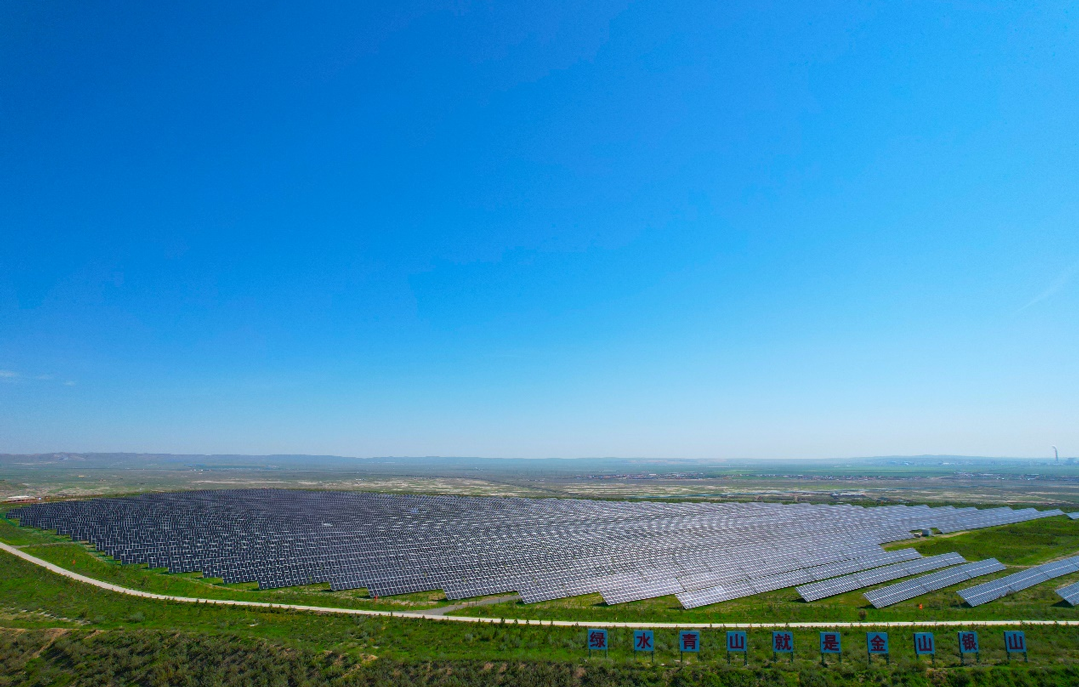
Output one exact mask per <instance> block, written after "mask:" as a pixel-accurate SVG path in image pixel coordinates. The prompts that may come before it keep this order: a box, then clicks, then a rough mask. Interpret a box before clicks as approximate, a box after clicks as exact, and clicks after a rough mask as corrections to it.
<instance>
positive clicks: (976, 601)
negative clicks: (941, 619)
mask: <svg viewBox="0 0 1079 687" xmlns="http://www.w3.org/2000/svg"><path fill="white" fill-rule="evenodd" d="M1073 572H1079V556H1076V557H1074V558H1065V559H1063V560H1059V561H1053V562H1052V563H1046V564H1044V565H1037V566H1034V567H1033V568H1027V569H1026V570H1021V571H1019V572H1017V573H1014V574H1012V575H1007V576H1005V577H1001V578H999V579H996V580H990V581H989V582H985V583H983V584H979V585H976V586H974V587H968V588H967V589H962V590H960V591H959V596H961V597H963V601H966V602H967V603H968V604H970V605H971V606H980V605H982V604H984V603H989V602H990V601H995V600H996V599H999V598H1000V597H1002V596H1006V595H1008V594H1011V593H1012V592H1018V591H1020V590H1023V589H1027V588H1028V587H1033V586H1034V585H1036V584H1041V583H1042V582H1047V581H1049V580H1052V579H1056V578H1058V577H1063V576H1064V575H1067V574H1068V573H1073Z"/></svg>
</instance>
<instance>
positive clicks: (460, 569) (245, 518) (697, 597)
mask: <svg viewBox="0 0 1079 687" xmlns="http://www.w3.org/2000/svg"><path fill="white" fill-rule="evenodd" d="M1052 515H1061V512H1060V511H1042V512H1039V511H1036V510H1034V509H1032V508H1028V509H1024V510H1012V509H1010V508H993V509H986V510H978V509H975V508H962V509H956V508H952V507H942V508H930V507H928V506H914V507H910V506H882V507H876V508H863V507H859V506H851V505H843V504H840V505H813V504H771V503H654V502H639V501H634V502H612V501H591V500H583V499H525V498H498V497H458V496H404V495H389V494H377V493H363V492H343V491H301V490H285V489H239V490H215V491H194V492H177V493H165V494H143V495H140V496H132V497H125V498H98V499H89V500H83V501H61V502H55V503H41V504H34V505H30V506H25V507H22V508H18V509H16V510H14V511H11V512H10V513H9V516H8V517H11V518H15V519H18V520H19V521H20V524H22V525H27V526H34V527H41V528H45V529H51V530H56V531H57V532H59V533H60V534H65V535H70V536H71V537H72V538H73V539H75V540H78V541H87V542H90V543H91V544H93V545H94V546H95V547H97V548H98V549H100V550H101V551H104V552H105V553H107V554H109V555H111V556H113V557H115V558H117V559H119V560H120V561H122V562H124V563H145V564H147V565H149V566H150V567H151V568H167V569H168V570H169V571H171V572H174V573H184V572H201V573H203V574H204V575H206V576H207V577H219V578H223V579H224V581H225V582H226V583H235V582H257V583H258V585H259V587H260V588H263V589H266V588H275V587H287V586H293V585H301V584H311V583H329V584H330V586H331V587H332V588H333V589H335V590H341V589H358V588H367V589H368V590H369V592H370V593H371V594H372V595H377V596H389V595H393V594H402V593H407V592H418V591H428V590H439V589H441V590H444V591H445V593H446V596H447V597H448V598H450V599H462V598H468V597H475V596H483V595H488V594H497V593H506V592H518V593H520V595H521V596H522V598H523V599H524V601H526V602H529V603H532V602H537V601H544V600H550V599H558V598H564V597H570V596H577V595H580V594H587V593H595V592H598V593H600V594H602V595H603V598H604V599H605V600H606V601H607V602H608V603H612V604H613V603H623V602H627V601H635V600H640V599H647V598H652V597H658V596H665V595H668V594H675V595H677V597H678V599H679V601H680V602H681V603H682V605H683V606H685V607H686V608H692V607H696V606H703V605H707V604H712V603H716V602H719V601H724V600H728V599H735V598H739V597H743V596H750V595H753V594H758V593H761V592H764V591H771V590H775V589H783V588H786V587H791V586H795V585H812V584H813V583H817V582H820V581H822V580H828V579H830V578H835V577H839V576H851V575H852V574H855V573H861V572H862V571H867V570H873V569H878V568H879V569H881V573H880V575H878V577H880V580H879V581H884V580H886V579H896V577H890V576H891V575H898V573H897V571H900V572H901V571H907V570H909V571H911V572H908V573H907V574H912V573H913V572H916V571H927V570H931V569H933V568H934V567H936V566H937V563H938V561H936V560H934V561H928V559H927V561H928V562H927V563H926V564H925V565H923V566H919V565H913V564H912V563H916V562H917V560H916V559H920V556H919V554H918V553H917V552H915V551H913V550H912V549H901V550H897V551H886V550H884V549H883V548H882V547H881V545H882V544H884V543H887V542H892V541H899V540H903V539H909V538H910V537H911V532H912V531H915V530H924V529H930V528H934V529H937V530H939V531H941V532H955V531H960V530H969V529H977V528H982V527H991V526H995V525H1004V524H1009V523H1015V522H1022V521H1025V520H1031V519H1034V518H1042V517H1048V516H1052ZM958 560H960V561H961V559H958ZM941 562H942V563H948V564H950V563H951V562H956V561H952V559H950V558H949V559H947V560H946V561H941ZM898 576H901V575H898ZM855 579H860V578H855ZM866 579H876V577H874V576H872V575H869V576H868V577H867V578H866ZM851 583H852V582H851V580H846V581H844V582H841V583H840V587H843V588H844V589H845V588H846V587H847V586H849V585H850V584H851ZM855 588H856V587H855ZM821 591H827V589H822V590H821ZM818 598H819V597H818Z"/></svg>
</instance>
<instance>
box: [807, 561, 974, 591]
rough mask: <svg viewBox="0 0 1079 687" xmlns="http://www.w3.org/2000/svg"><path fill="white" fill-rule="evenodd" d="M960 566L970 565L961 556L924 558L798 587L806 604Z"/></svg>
mask: <svg viewBox="0 0 1079 687" xmlns="http://www.w3.org/2000/svg"><path fill="white" fill-rule="evenodd" d="M904 550H907V549H904ZM959 563H966V559H965V558H963V557H962V556H960V555H959V554H957V553H943V554H940V555H939V556H929V557H928V558H922V559H919V560H915V561H909V562H903V563H894V564H892V565H886V566H884V567H881V568H873V569H872V570H867V571H865V572H859V573H855V574H853V575H846V576H844V577H836V578H834V579H830V580H824V581H822V582H815V583H813V584H807V585H803V586H801V587H798V590H797V591H798V593H799V594H800V595H801V597H802V599H804V600H805V601H819V600H820V599H824V598H827V597H829V596H835V595H837V594H845V593H847V592H852V591H854V590H855V589H862V588H863V587H872V586H873V585H875V584H880V583H882V582H891V581H892V580H898V579H900V578H902V577H909V576H911V575H917V574H918V573H924V572H929V571H930V570H937V569H939V568H946V567H948V566H950V565H958V564H959Z"/></svg>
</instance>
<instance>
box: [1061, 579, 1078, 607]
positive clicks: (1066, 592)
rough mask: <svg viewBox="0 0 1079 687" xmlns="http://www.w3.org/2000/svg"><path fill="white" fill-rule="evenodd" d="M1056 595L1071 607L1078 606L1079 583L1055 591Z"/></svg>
mask: <svg viewBox="0 0 1079 687" xmlns="http://www.w3.org/2000/svg"><path fill="white" fill-rule="evenodd" d="M1057 594H1059V595H1060V598H1062V599H1064V600H1065V601H1067V602H1068V603H1070V604H1071V605H1072V606H1079V582H1076V583H1075V584H1069V585H1068V586H1067V587H1061V588H1060V589H1058V590H1057Z"/></svg>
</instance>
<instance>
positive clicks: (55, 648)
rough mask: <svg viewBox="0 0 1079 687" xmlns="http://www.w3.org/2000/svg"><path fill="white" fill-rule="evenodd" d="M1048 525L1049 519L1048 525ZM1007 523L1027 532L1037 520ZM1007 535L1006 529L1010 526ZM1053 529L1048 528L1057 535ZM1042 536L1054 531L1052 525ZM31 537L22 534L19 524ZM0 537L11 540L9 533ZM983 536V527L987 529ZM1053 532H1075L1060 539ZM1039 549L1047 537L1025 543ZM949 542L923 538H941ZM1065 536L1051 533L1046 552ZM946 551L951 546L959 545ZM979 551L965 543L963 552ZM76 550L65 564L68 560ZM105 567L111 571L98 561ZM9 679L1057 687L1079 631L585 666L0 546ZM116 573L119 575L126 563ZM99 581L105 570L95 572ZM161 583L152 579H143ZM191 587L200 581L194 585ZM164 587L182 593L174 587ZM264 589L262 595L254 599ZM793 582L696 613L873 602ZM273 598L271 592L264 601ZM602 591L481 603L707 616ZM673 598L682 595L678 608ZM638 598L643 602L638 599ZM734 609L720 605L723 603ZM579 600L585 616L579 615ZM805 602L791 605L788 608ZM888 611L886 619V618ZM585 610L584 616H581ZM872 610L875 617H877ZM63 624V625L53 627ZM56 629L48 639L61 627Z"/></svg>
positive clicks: (575, 631) (474, 635)
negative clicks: (928, 658)
mask: <svg viewBox="0 0 1079 687" xmlns="http://www.w3.org/2000/svg"><path fill="white" fill-rule="evenodd" d="M1048 522H1049V521H1043V524H1045V523H1048ZM1012 527H1021V528H1022V527H1026V528H1029V527H1030V524H1025V525H1022V526H1018V525H1017V526H1012ZM1000 529H1001V530H1006V529H1008V528H1000ZM1057 529H1058V528H1056V526H1055V523H1054V526H1052V527H1049V528H1047V530H1045V532H1054V531H1056V530H1057ZM1045 532H1043V534H1044V533H1045ZM18 533H19V534H22V533H23V531H18ZM0 534H4V535H5V539H6V538H7V536H6V535H8V534H10V533H7V532H0ZM977 535H981V536H977ZM984 535H985V532H976V533H970V534H964V535H960V536H957V537H952V538H950V539H951V541H952V542H953V544H954V546H953V549H954V550H960V551H961V552H963V551H964V549H962V548H961V547H963V546H968V547H982V548H985V547H990V548H991V544H987V543H986V539H985V537H984ZM1054 536H1062V537H1066V536H1068V533H1067V532H1057V533H1056V535H1054ZM26 537H27V538H28V539H30V540H32V541H31V542H30V543H32V544H34V545H33V546H31V547H30V548H28V549H27V550H30V551H33V552H34V553H35V555H38V554H40V555H48V556H51V557H54V558H57V559H63V558H65V557H67V556H68V555H70V554H73V553H74V554H79V553H81V555H83V556H85V557H86V560H85V561H84V562H82V563H80V560H79V559H78V558H76V563H75V565H76V566H79V565H84V566H87V567H86V568H84V570H86V571H93V572H96V573H100V571H101V570H102V569H107V570H110V571H112V574H115V575H128V574H130V575H132V576H133V577H131V578H126V577H124V578H120V577H117V578H115V579H118V580H124V581H134V583H133V584H131V586H135V587H136V588H138V581H139V580H142V579H146V580H156V581H155V582H153V584H158V583H162V581H168V582H170V583H172V584H177V585H198V587H197V589H198V590H199V591H201V587H202V586H205V587H211V588H216V589H219V590H221V591H224V592H235V591H236V590H228V589H227V588H223V587H221V586H220V585H214V584H212V583H211V582H209V581H205V580H200V579H194V578H191V579H189V578H188V577H187V576H182V575H163V574H160V573H157V572H153V571H147V570H145V569H144V568H138V567H135V566H120V565H118V564H116V563H113V562H109V561H105V560H100V559H98V558H97V557H95V556H94V555H92V554H91V553H89V552H87V551H86V550H85V549H84V548H83V547H82V546H81V545H77V544H71V543H67V544H58V545H50V546H41V544H42V543H50V542H54V541H57V540H56V539H55V538H53V539H49V537H50V535H48V534H45V533H35V532H32V531H27V532H26ZM1015 539H1016V538H1014V537H1010V536H1008V537H995V538H990V541H992V540H996V541H1001V542H1009V543H1008V545H1007V546H1006V547H1004V548H1006V549H1007V550H1009V551H1011V552H1012V553H1013V554H1014V555H1015V556H1016V557H1017V558H1015V559H1014V560H1027V559H1028V558H1029V557H1030V556H1033V555H1034V553H1033V552H1032V551H1024V550H1023V547H1022V546H1020V545H1019V544H1017V543H1015ZM1019 539H1027V540H1030V541H1031V542H1032V544H1031V545H1030V546H1033V547H1037V546H1040V544H1037V543H1033V542H1036V541H1037V540H1034V539H1030V538H1029V537H1025V538H1024V537H1020V538H1019ZM943 541H945V539H943V538H941V539H937V540H930V541H926V542H918V543H917V545H918V546H930V545H937V544H938V543H939V542H943ZM1057 545H1060V542H1059V541H1057V540H1050V541H1049V543H1048V544H1044V546H1046V547H1047V548H1046V551H1045V552H1044V553H1045V554H1046V555H1049V554H1050V553H1052V552H1053V551H1054V550H1055V549H1054V547H1055V546H1057ZM953 549H949V550H953ZM968 553H969V550H968ZM71 560H72V559H71V558H67V559H66V562H67V564H68V566H70V565H71ZM99 566H100V567H99ZM0 567H2V569H3V571H4V573H3V575H0V687H6V686H7V685H52V684H61V685H62V684H70V685H91V684H93V685H97V684H115V685H129V684H138V685H177V684H190V685H203V684H220V685H241V684H266V685H270V684H273V685H278V684H280V685H352V684H355V685H397V684H422V685H440V686H441V685H446V686H447V687H448V686H449V685H480V684H484V685H486V684H492V685H493V684H498V685H526V686H527V685H547V684H557V685H581V686H582V687H583V686H585V685H588V686H589V687H591V686H599V685H604V686H605V685H622V684H634V685H672V686H673V685H678V686H679V687H694V686H696V685H723V684H730V685H746V686H749V685H822V686H823V685H837V686H845V685H855V684H876V685H927V686H929V685H933V686H936V685H949V686H950V685H955V686H956V687H959V685H987V686H988V685H1002V686H1003V685H1009V686H1014V685H1027V684H1030V685H1054V684H1076V683H1079V668H1075V667H1073V666H1079V630H1077V629H1076V628H1071V627H1053V626H1050V627H1028V628H1026V632H1027V637H1028V641H1029V644H1030V647H1031V653H1030V664H1029V665H1011V666H1007V665H1005V660H1006V659H1005V655H1004V652H1003V642H1002V638H1001V631H1002V630H1003V629H1004V628H992V629H991V630H987V629H983V630H981V641H982V646H983V653H982V656H981V661H982V665H981V667H978V668H970V669H963V668H959V667H958V662H959V661H958V656H957V655H956V653H955V646H954V645H955V635H954V632H953V631H952V630H951V629H943V628H941V629H940V630H939V631H938V632H937V638H938V643H939V648H940V652H941V653H940V655H939V656H938V660H937V665H936V667H935V668H934V669H930V667H929V665H928V663H926V662H924V661H921V662H919V661H916V660H915V659H914V657H913V656H912V647H911V637H910V634H909V633H908V632H906V631H894V630H893V631H892V632H891V643H892V652H893V655H892V663H891V665H887V666H886V665H884V664H883V663H881V662H880V661H879V660H878V661H875V662H874V664H873V665H872V667H867V666H866V664H865V657H864V653H862V652H863V647H864V634H863V633H862V631H860V630H846V631H843V641H844V648H845V660H844V663H843V664H842V666H838V665H832V666H830V667H828V668H820V666H819V663H818V661H819V657H818V655H817V654H816V652H815V647H816V642H817V634H816V631H796V632H795V643H796V648H797V649H798V654H797V655H796V660H795V662H794V663H793V664H789V663H786V662H785V660H781V661H780V662H779V663H778V664H774V665H773V664H772V663H771V654H770V653H769V651H768V648H767V642H768V637H769V634H768V632H767V631H763V630H761V631H751V632H750V644H751V654H750V662H751V666H750V668H749V669H743V668H740V667H731V668H728V667H727V666H726V663H725V656H724V654H723V653H722V652H721V651H720V650H719V648H720V646H721V643H722V641H723V635H722V632H721V631H720V630H705V631H703V633H702V644H703V651H702V653H701V655H700V656H699V657H693V658H690V659H688V660H687V663H686V664H680V663H679V662H678V660H677V659H678V654H677V652H676V644H675V643H676V633H675V631H674V630H657V631H656V640H657V642H656V643H657V649H658V653H657V657H656V665H655V666H654V667H653V666H651V665H650V664H646V663H644V662H643V661H642V660H641V657H639V656H635V655H634V654H633V653H632V652H631V651H630V646H631V636H632V630H630V629H613V630H611V632H610V640H611V645H612V647H613V649H612V651H611V652H610V655H609V657H599V656H595V657H592V658H591V659H589V658H588V657H587V656H586V652H585V651H584V649H583V646H584V644H583V640H584V629H585V626H586V625H587V623H585V622H583V623H582V626H581V627H578V628H573V627H567V628H562V627H551V626H543V627H537V626H525V625H518V624H515V623H512V622H511V623H502V624H492V625H472V624H467V625H466V624H459V623H452V622H437V621H434V622H432V621H424V620H418V619H408V618H400V617H395V618H387V617H348V616H336V615H318V614H314V613H302V612H290V611H282V610H254V609H241V608H228V607H217V606H211V605H205V604H197V605H196V604H186V603H179V602H160V601H153V600H148V599H141V598H136V597H129V596H125V595H121V594H116V593H113V592H109V591H106V590H102V589H98V588H96V587H92V586H89V585H85V584H82V583H79V582H76V581H74V580H69V579H67V578H64V577H61V576H59V575H56V574H54V573H51V572H49V571H47V570H45V569H43V568H41V567H39V566H36V565H33V564H30V563H28V562H26V561H23V560H21V559H18V558H16V557H14V556H12V555H10V554H7V553H0ZM117 571H118V572H117ZM93 576H95V577H98V576H100V575H99V574H95V575H93ZM1068 579H1069V578H1061V579H1060V580H1058V581H1056V583H1050V584H1045V585H1039V586H1038V587H1035V588H1033V589H1030V590H1026V591H1025V592H1023V593H1021V594H1017V595H1014V596H1013V597H1009V598H1008V599H1007V600H1005V601H1003V602H1001V601H998V602H994V603H992V604H987V605H986V606H984V607H981V608H979V609H969V608H963V607H961V606H960V605H959V604H958V598H957V597H955V596H954V594H945V593H942V592H938V593H937V594H934V595H928V596H926V597H922V598H921V599H919V600H917V601H921V602H922V603H923V604H924V606H925V609H924V612H923V614H922V617H926V618H931V619H932V618H941V619H943V618H944V617H959V618H968V619H975V618H977V617H980V614H983V615H984V614H986V612H987V611H990V613H988V614H989V615H992V616H995V617H1003V616H1008V617H1013V618H1014V617H1019V616H1022V617H1025V618H1027V617H1042V616H1038V615H1036V613H1042V614H1043V616H1051V617H1060V618H1069V619H1075V618H1077V613H1076V611H1075V610H1074V609H1071V608H1069V607H1066V606H1064V605H1062V604H1059V603H1057V602H1056V601H1055V600H1054V595H1053V594H1052V590H1053V589H1054V588H1055V587H1056V586H1058V585H1057V583H1059V584H1063V583H1064V582H1066V581H1068ZM147 584H151V582H147ZM187 588H188V589H196V587H187ZM169 591H170V592H171V591H173V590H172V589H171V588H170V589H169ZM247 593H250V594H255V595H264V594H266V592H247ZM792 597H793V592H792V591H791V590H783V591H780V592H774V593H772V594H765V595H760V596H758V597H753V598H750V599H741V600H738V601H736V602H728V603H726V604H719V605H717V607H713V608H712V609H709V610H706V611H703V612H701V613H700V614H699V615H700V616H701V617H704V618H706V619H709V620H711V621H713V622H720V621H721V620H723V619H725V618H732V617H733V616H738V617H739V618H740V619H745V620H753V621H765V620H769V619H776V620H782V619H791V620H793V619H802V620H827V619H843V620H848V619H855V620H856V619H857V618H858V611H859V610H862V609H861V606H863V605H864V602H859V601H858V598H860V595H859V594H857V593H852V594H850V595H844V596H842V597H837V598H836V599H833V600H831V601H829V602H828V603H818V604H805V603H802V602H800V601H795V600H794V599H793V598H792ZM261 598H265V597H261ZM595 601H596V600H595V599H594V598H584V597H582V598H578V599H570V600H564V601H563V602H560V603H559V604H555V603H554V602H551V603H550V604H536V605H532V606H524V605H519V604H518V605H513V604H505V605H501V606H494V607H481V608H477V609H473V611H474V612H488V611H490V610H492V609H498V608H502V609H503V610H505V609H507V608H508V609H511V610H514V611H517V612H519V613H521V614H525V613H534V612H549V613H551V614H552V615H556V616H559V617H566V615H567V614H569V613H571V612H579V613H580V614H581V615H582V616H591V617H594V618H596V619H616V618H617V616H618V615H619V614H627V615H635V616H636V618H635V619H641V618H642V617H652V618H653V619H655V620H665V619H667V618H668V617H669V618H680V619H682V620H686V619H689V618H690V617H696V615H697V614H696V613H695V612H687V611H681V612H680V613H679V610H680V609H676V608H667V606H666V605H668V604H670V603H671V600H670V599H667V600H664V599H653V600H649V601H648V602H639V603H638V604H626V605H624V606H616V607H612V608H608V607H604V606H595V605H593V604H594V603H595ZM674 603H677V602H674ZM634 606H637V608H636V609H633V608H631V607H634ZM900 606H905V608H898V607H897V608H898V610H895V611H893V612H892V614H891V615H890V616H888V617H882V618H880V619H893V618H896V619H899V618H903V617H905V616H910V615H914V614H915V611H914V610H912V608H911V607H912V606H913V607H914V609H915V610H916V604H915V603H914V602H912V603H911V604H901V605H900ZM720 607H723V608H720ZM574 609H576V610H575V611H574ZM792 609H795V610H792ZM881 613H882V614H884V613H885V612H883V611H882V612H881ZM582 619H583V618H582ZM870 619H873V618H870ZM60 630H62V631H63V632H62V633H60V634H57V632H58V631H60ZM50 632H51V634H50Z"/></svg>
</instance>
